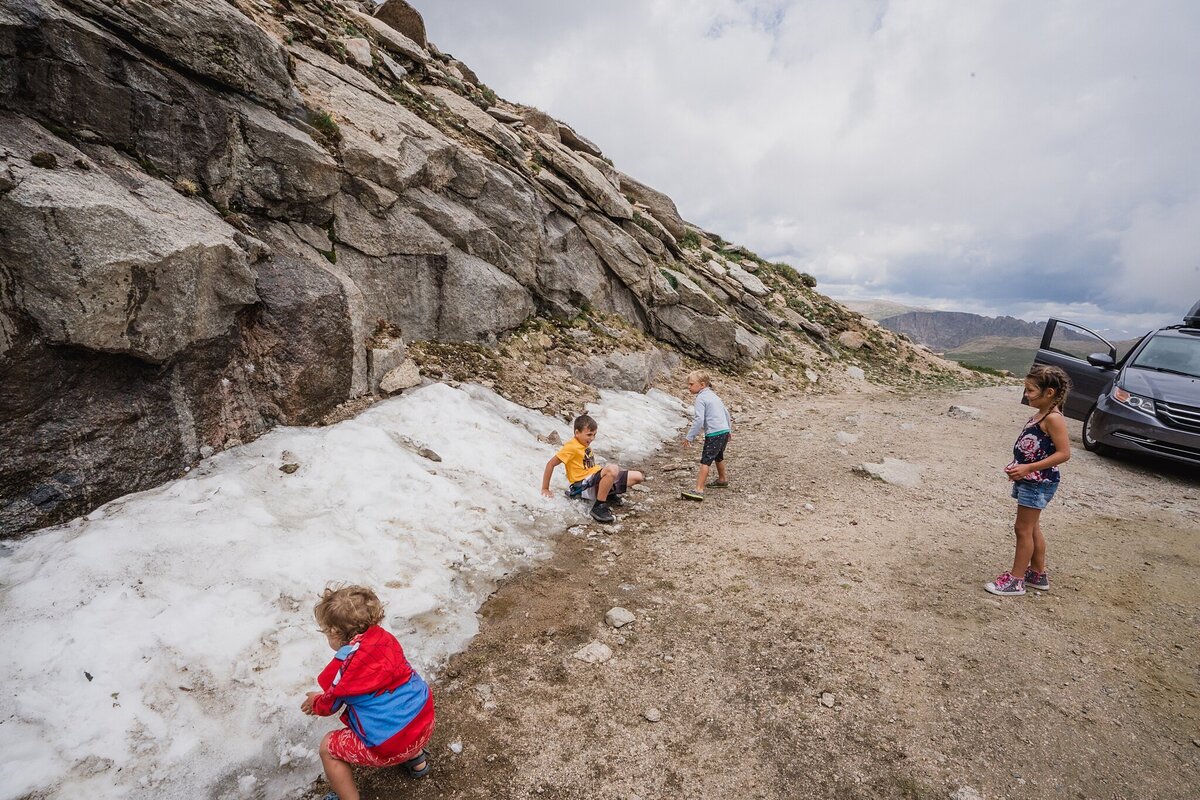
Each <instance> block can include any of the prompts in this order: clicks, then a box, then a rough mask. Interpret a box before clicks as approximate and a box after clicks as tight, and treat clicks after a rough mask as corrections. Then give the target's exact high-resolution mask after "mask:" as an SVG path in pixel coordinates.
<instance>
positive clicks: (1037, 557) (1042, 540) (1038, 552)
mask: <svg viewBox="0 0 1200 800" xmlns="http://www.w3.org/2000/svg"><path fill="white" fill-rule="evenodd" d="M1029 568H1030V569H1032V570H1033V571H1034V572H1045V571H1046V537H1045V536H1042V518H1041V516H1038V521H1037V524H1036V525H1034V526H1033V557H1032V558H1031V559H1030V563H1029Z"/></svg>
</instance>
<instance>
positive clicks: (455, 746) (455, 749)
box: [450, 741, 463, 755]
mask: <svg viewBox="0 0 1200 800" xmlns="http://www.w3.org/2000/svg"><path fill="white" fill-rule="evenodd" d="M462 751H463V744H462V742H457V741H455V742H451V743H450V752H451V753H454V754H455V755H458V754H459V753H461V752H462Z"/></svg>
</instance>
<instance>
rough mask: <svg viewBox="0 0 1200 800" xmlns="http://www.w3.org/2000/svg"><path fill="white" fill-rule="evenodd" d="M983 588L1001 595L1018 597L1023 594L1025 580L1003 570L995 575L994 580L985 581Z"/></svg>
mask: <svg viewBox="0 0 1200 800" xmlns="http://www.w3.org/2000/svg"><path fill="white" fill-rule="evenodd" d="M983 588H984V589H987V590H988V591H989V592H991V593H992V594H998V595H1000V596H1001V597H1020V596H1021V595H1023V594H1025V581H1023V580H1021V579H1020V578H1017V577H1015V576H1013V575H1012V574H1011V573H1008V572H1004V573H1001V574H1000V575H999V576H997V578H996V580H994V581H991V582H990V583H985V584H984V585H983Z"/></svg>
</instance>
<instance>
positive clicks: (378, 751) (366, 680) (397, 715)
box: [313, 625, 434, 758]
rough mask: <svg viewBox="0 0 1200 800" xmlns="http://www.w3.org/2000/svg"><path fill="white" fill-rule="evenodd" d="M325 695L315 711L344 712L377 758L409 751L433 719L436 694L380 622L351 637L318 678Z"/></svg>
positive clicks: (315, 703)
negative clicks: (340, 710) (434, 696)
mask: <svg viewBox="0 0 1200 800" xmlns="http://www.w3.org/2000/svg"><path fill="white" fill-rule="evenodd" d="M317 684H318V685H320V687H321V689H322V690H323V693H322V694H320V695H318V696H317V697H314V698H313V712H314V713H316V714H320V715H321V716H323V717H327V716H329V715H331V714H335V713H337V711H338V710H339V709H344V710H343V711H342V717H341V719H342V722H344V723H346V725H347V726H348V727H349V728H350V730H352V731H354V734H355V735H356V736H357V737H358V738H359V739H361V740H362V742H363V744H365V745H366V746H367V748H368V749H369V750H370V751H371V752H372V753H374V754H375V755H377V756H380V757H381V758H387V757H389V756H396V755H401V754H404V753H408V752H411V750H412V748H413V744H414V742H415V740H416V738H417V737H418V736H419V735H420V734H421V733H422V732H423V731H424V730H426V729H427V728H428V727H429V725H430V724H431V723H432V722H433V713H434V712H433V693H432V692H430V691H429V686H428V685H427V684H426V683H425V681H423V680H422V679H421V676H420V675H418V674H417V673H416V672H415V671H414V670H413V668H412V667H411V666H409V664H408V659H406V658H405V657H404V650H403V649H402V648H401V647H400V642H398V641H396V637H395V636H392V635H391V634H390V633H388V632H387V631H385V630H384V629H383V628H381V627H379V626H378V625H372V626H371V627H370V628H367V630H366V631H364V632H363V633H360V634H359V635H358V636H355V637H354V638H353V639H351V640H350V643H349V644H347V645H345V646H344V647H342V648H341V649H339V650H338V651H337V653H336V654H335V655H334V657H333V660H332V661H330V662H329V665H328V666H326V667H325V669H323V670H322V671H321V674H320V675H318V676H317Z"/></svg>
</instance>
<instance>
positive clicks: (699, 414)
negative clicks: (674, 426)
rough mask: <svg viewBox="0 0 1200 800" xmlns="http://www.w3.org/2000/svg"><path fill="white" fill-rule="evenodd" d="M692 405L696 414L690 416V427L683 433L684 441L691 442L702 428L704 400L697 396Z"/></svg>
mask: <svg viewBox="0 0 1200 800" xmlns="http://www.w3.org/2000/svg"><path fill="white" fill-rule="evenodd" d="M692 407H693V408H694V409H695V411H696V415H695V416H694V417H693V418H692V427H690V428H688V432H687V433H686V434H685V435H684V441H687V442H691V441H692V439H695V438H696V436H697V435H699V433H700V431H702V430H704V413H705V412H704V401H703V400H701V399H700V398H699V397H697V398H696V399H695V401H694V402H693V403H692Z"/></svg>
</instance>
